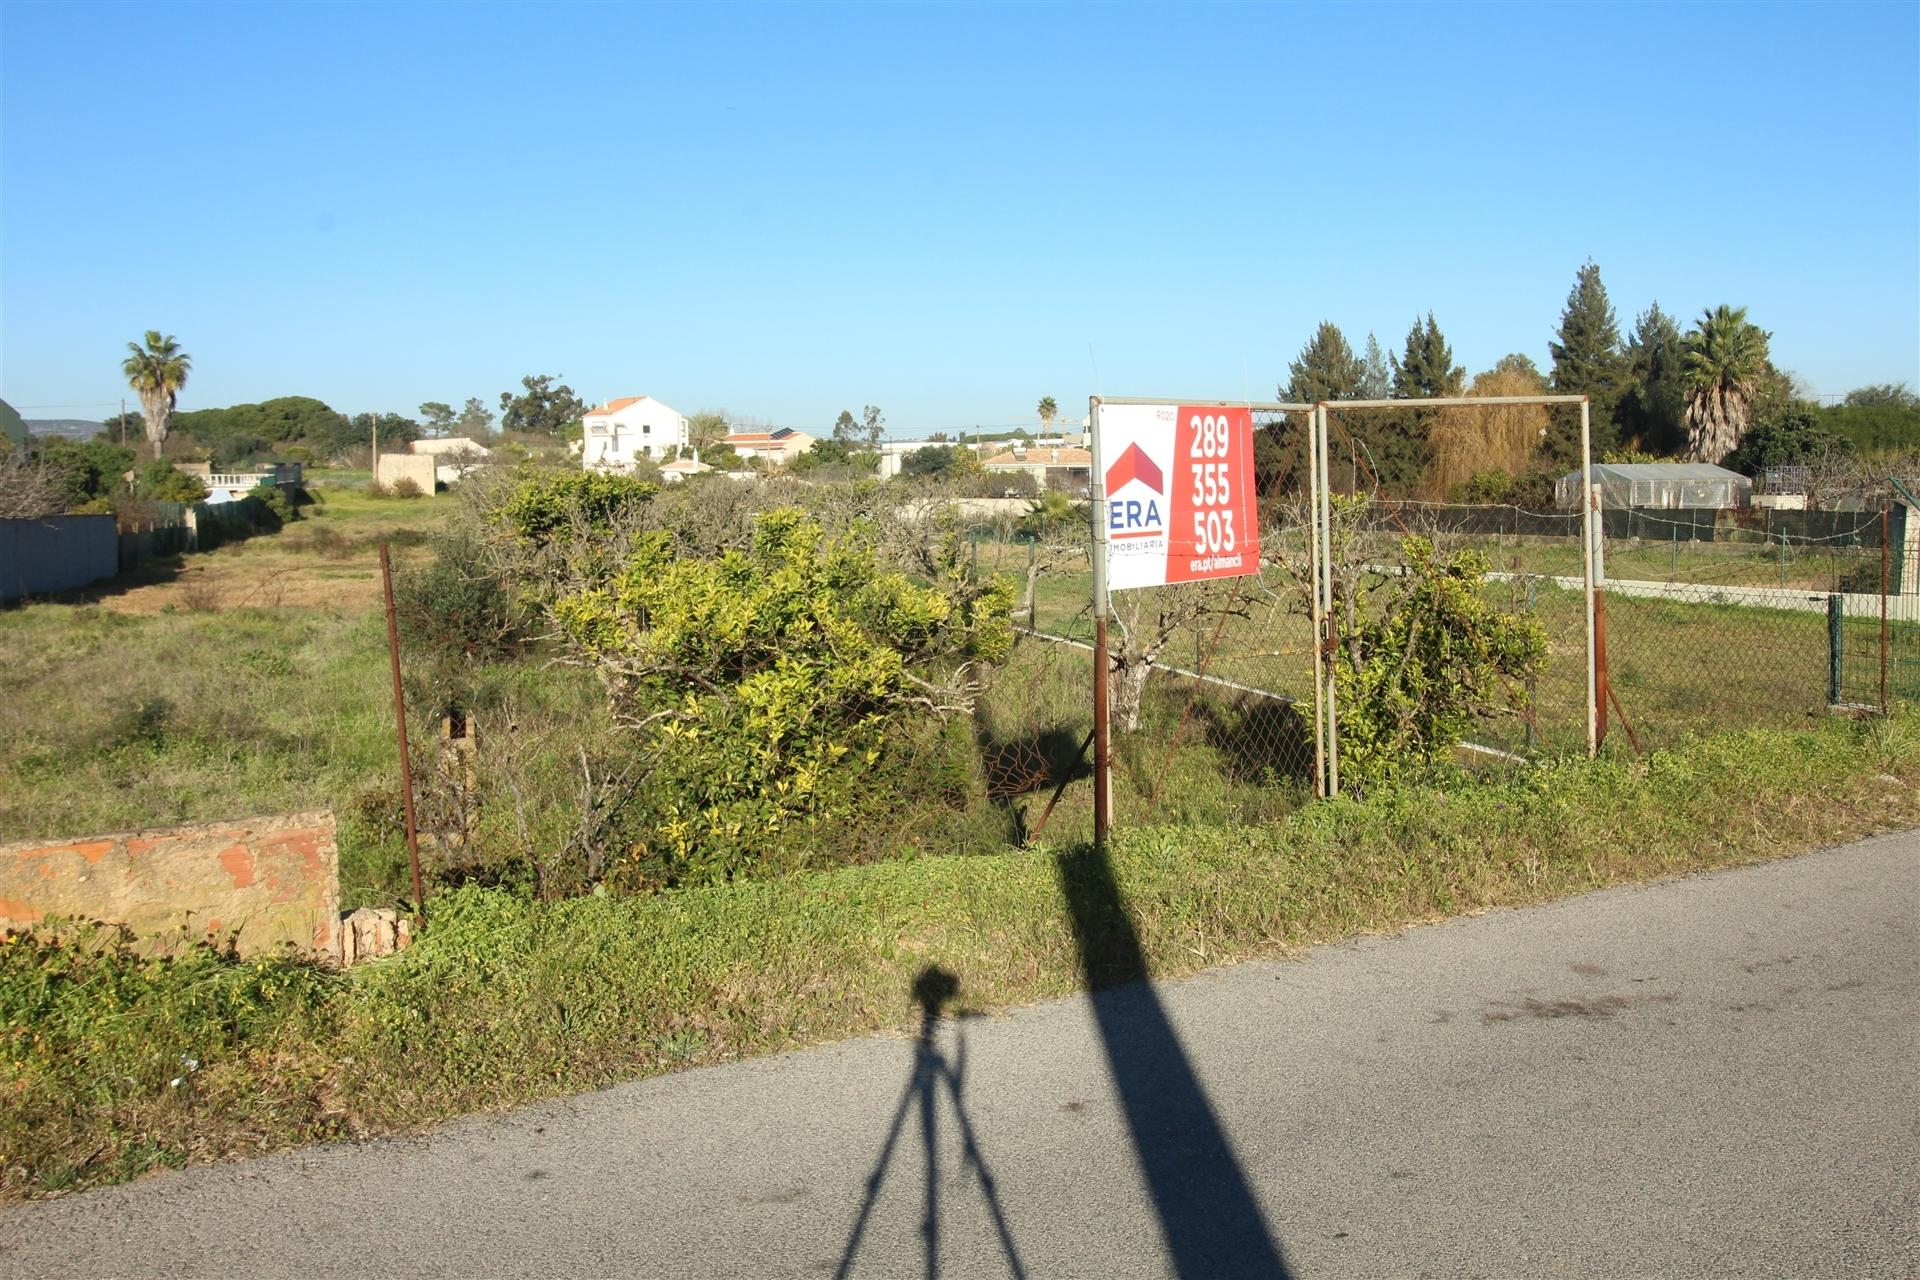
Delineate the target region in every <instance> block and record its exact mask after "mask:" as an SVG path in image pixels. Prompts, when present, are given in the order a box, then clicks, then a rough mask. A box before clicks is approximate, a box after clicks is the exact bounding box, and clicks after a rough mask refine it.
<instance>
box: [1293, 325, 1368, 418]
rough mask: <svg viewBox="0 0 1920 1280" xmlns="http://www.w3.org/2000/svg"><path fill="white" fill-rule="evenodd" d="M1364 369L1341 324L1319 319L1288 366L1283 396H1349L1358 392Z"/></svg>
mask: <svg viewBox="0 0 1920 1280" xmlns="http://www.w3.org/2000/svg"><path fill="white" fill-rule="evenodd" d="M1365 372H1366V370H1365V367H1364V366H1363V365H1362V364H1361V363H1360V361H1359V359H1358V358H1356V357H1355V356H1354V354H1353V348H1352V347H1351V346H1350V345H1348V343H1347V337H1346V335H1345V334H1343V333H1341V332H1340V326H1339V325H1337V324H1335V323H1333V321H1331V320H1322V321H1321V322H1320V327H1319V328H1318V329H1316V330H1314V332H1313V337H1312V338H1310V339H1308V341H1307V345H1306V346H1304V347H1302V348H1300V356H1299V358H1298V359H1296V360H1295V361H1294V362H1293V363H1292V364H1290V365H1288V366H1287V385H1286V386H1284V387H1282V388H1280V394H1281V396H1282V397H1284V398H1285V399H1288V400H1292V401H1294V402H1295V403H1297V404H1313V403H1316V402H1317V401H1321V400H1352V399H1354V398H1355V397H1356V396H1358V395H1359V394H1360V380H1361V378H1362V377H1363V376H1364V374H1365Z"/></svg>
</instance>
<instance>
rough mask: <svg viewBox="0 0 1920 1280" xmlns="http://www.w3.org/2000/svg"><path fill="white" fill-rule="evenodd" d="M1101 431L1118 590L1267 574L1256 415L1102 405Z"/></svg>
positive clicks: (1208, 408) (1111, 572)
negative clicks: (1258, 503) (1257, 507)
mask: <svg viewBox="0 0 1920 1280" xmlns="http://www.w3.org/2000/svg"><path fill="white" fill-rule="evenodd" d="M1099 432H1100V455H1101V457H1100V460H1101V463H1102V465H1104V466H1105V467H1106V495H1107V527H1106V537H1107V587H1108V589H1109V590H1114V591H1120V590H1125V589H1126V588H1129V587H1157V586H1162V585H1164V584H1166V583H1170V582H1202V581H1205V580H1207V579H1210V578H1235V577H1239V576H1241V575H1243V574H1249V573H1258V572H1259V571H1260V527H1259V524H1258V523H1257V521H1256V519H1255V512H1254V492H1253V414H1252V412H1251V411H1249V410H1247V409H1232V408H1222V407H1219V406H1217V405H1181V406H1174V405H1146V404H1102V405H1101V406H1100V409H1099Z"/></svg>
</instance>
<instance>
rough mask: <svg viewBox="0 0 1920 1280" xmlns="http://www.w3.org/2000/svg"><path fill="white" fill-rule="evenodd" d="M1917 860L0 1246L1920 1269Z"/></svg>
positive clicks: (1089, 1011) (295, 1264)
mask: <svg viewBox="0 0 1920 1280" xmlns="http://www.w3.org/2000/svg"><path fill="white" fill-rule="evenodd" d="M1917 873H1920V833H1908V834H1906V835H1900V836H1892V837H1886V838H1882V839H1878V840H1871V841H1866V842H1863V843H1860V844H1855V845H1850V846H1847V847H1844V848H1840V849H1834V850H1829V851H1825V852H1821V853H1815V854H1811V855H1808V856H1805V857H1801V858H1795V859H1791V860H1788V861H1783V862H1778V863H1773V864H1770V865H1766V866H1759V867H1751V868H1746V869H1742V870H1735V871H1728V872H1722V873H1718V874H1713V875H1706V876H1699V877H1694V878H1690V879H1686V880H1679V881H1670V882H1666V883H1662V884H1657V885H1652V886H1646V887H1641V888H1629V889H1620V890H1612V891H1608V892H1604V893H1597V894H1592V895H1589V896H1586V897H1583V898H1578V899H1574V900H1571V901H1567V902H1562V903H1559V904H1556V905H1553V906H1548V907H1543V908H1536V909H1530V910H1525V911H1511V912H1500V913H1496V914H1492V915H1487V916H1482V917H1479V918H1476V919H1469V920H1461V921H1456V922H1453V923H1450V924H1445V925H1438V926H1432V927H1427V928H1421V929H1416V930H1412V931H1409V932H1407V933H1405V934H1403V935H1401V936H1398V937H1393V938H1373V939H1364V940H1360V941H1357V942H1353V943H1349V944H1343V945H1339V946H1332V947H1325V948H1320V949H1317V950H1315V951H1313V952H1312V953H1310V954H1309V955H1308V956H1307V957H1306V958H1305V959H1304V960H1301V961H1295V962H1283V963H1274V964H1246V965H1240V966H1236V967H1233V968H1227V969H1220V970H1216V971H1213V972H1210V973H1207V974H1204V975H1202V976H1200V977H1197V978H1193V979H1189V980H1186V981H1181V982H1173V983H1164V984H1147V983H1136V984H1132V985H1129V986H1126V987H1123V988H1119V989H1116V990H1111V991H1109V992H1107V993H1105V994H1103V995H1101V996H1099V997H1096V998H1093V999H1087V998H1078V999H1072V1000H1063V1001H1058V1002H1054V1003H1051V1004H1047V1005H1043V1006H1038V1007H1035V1008H1031V1009H1026V1010H1022V1011H1019V1012H1016V1013H1014V1014H1012V1015H1010V1016H1007V1017H995V1018H980V1017H959V1018H955V1017H951V1016H947V1017H941V1018H936V1019H929V1020H928V1021H927V1022H926V1024H925V1026H926V1030H925V1034H923V1035H921V1036H918V1037H915V1036H911V1035H908V1036H900V1037H875V1038H869V1039H865V1040H858V1041H851V1042H847V1043H844V1044H838V1045H832V1046H828V1047H825V1048H820V1049H814V1050H808V1051H805V1052H800V1053H793V1054H788V1055H784V1056H781V1057H778V1058H770V1059H761V1060H757V1061H752V1062H743V1063H738V1064H731V1065H727V1066H721V1067H716V1068H710V1069H706V1070H699V1071H691V1072H687V1073H684V1074H681V1075H677V1076H670V1077H664V1078H660V1079H655V1080H650V1081H645V1082H642V1083H639V1084H634V1085H628V1086H623V1087H621V1088H617V1089H611V1090H608V1091H605V1092H602V1093H598V1094H592V1095H588V1096H584V1097H578V1098H572V1099H567V1100H565V1101H561V1102H555V1103H550V1104H542V1105H538V1106H533V1107H528V1108H526V1109H524V1110H521V1111H518V1112H515V1113H513V1114H510V1115H507V1116H501V1117H493V1118H484V1119H475V1120H467V1121H462V1122H459V1123H456V1124H452V1125H449V1126H447V1127H445V1128H443V1129H441V1130H439V1131H437V1132H436V1133H434V1134H433V1135H431V1136H429V1137H426V1138H421V1139H412V1140H401V1141H388V1142H378V1143H372V1144H368V1145H362V1146H352V1145H342V1146H333V1147H322V1148H309V1149H307V1150H303V1151H299V1152H294V1153H290V1154H287V1155H283V1156H276V1157H270V1158H266V1159H260V1160H255V1161H251V1162H248V1163H243V1164H234V1165H225V1166H215V1167H204V1168H196V1169H190V1170H186V1171H183V1172H179V1173H168V1174H162V1175H159V1176H155V1177H151V1178H148V1179H145V1180H143V1181H140V1182H137V1183H134V1184H132V1185H129V1186H124V1187H115V1188H108V1189H105V1190H101V1191H96V1192H91V1193H88V1194H84V1195H77V1196H72V1197H69V1198H66V1199H62V1200H57V1201H52V1202H48V1203H43V1204H34V1205H20V1206H14V1207H11V1208H7V1209H4V1210H0V1275H3V1276H8V1277H20V1278H21V1280H27V1278H28V1277H42V1276H47V1277H53V1276H59V1277H74V1276H96V1275H99V1276H105V1275H115V1276H145V1275H152V1276H165V1277H169V1278H177V1277H189V1276H243V1275H244V1276H288V1277H295V1276H297V1277H302V1278H310V1277H315V1276H326V1275H342V1276H347V1275H351V1276H370V1275H373V1276H378V1275H402V1274H405V1275H413V1276H483V1275H502V1276H584V1275H606V1276H663V1277H687V1276H753V1275H767V1276H807V1277H813V1276H833V1275H850V1276H884V1277H918V1276H929V1275H942V1276H1000V1275H1020V1276H1035V1277H1039V1276H1093V1277H1105V1276H1165V1275H1183V1276H1214V1275H1220V1276H1227V1275H1247V1276H1300V1277H1322V1276H1356V1277H1357V1276H1368V1277H1375V1276H1498V1277H1507V1276H1575V1275H1579V1276H1626V1275H1632V1276H1648V1275H1658V1276H1733V1275H1738V1276H1793V1277H1812V1276H1915V1275H1920V1201H1917V1200H1916V1191H1917V1189H1920V1104H1917V1103H1916V1098H1920V1066H1917V1065H1916V1064H1917V1063H1920V943H1917V942H1916V934H1915V927H1916V922H1920V874H1917ZM952 985H953V979H951V978H949V977H948V976H947V975H945V974H942V973H938V972H930V973H928V974H927V975H924V976H923V979H922V981H921V982H920V984H919V989H918V991H917V993H907V992H903V993H902V999H903V1002H904V1001H907V1000H910V999H919V1000H920V1001H921V1004H922V1008H923V1009H927V1008H931V1009H941V1010H951V1009H952V1008H955V1007H963V1006H964V1005H965V1001H966V992H965V991H964V990H960V991H958V992H957V993H956V992H954V991H953V990H952ZM929 1157H931V1159H930V1158H929ZM930 1168H931V1170H932V1175H933V1176H931V1177H930V1176H929V1169H930Z"/></svg>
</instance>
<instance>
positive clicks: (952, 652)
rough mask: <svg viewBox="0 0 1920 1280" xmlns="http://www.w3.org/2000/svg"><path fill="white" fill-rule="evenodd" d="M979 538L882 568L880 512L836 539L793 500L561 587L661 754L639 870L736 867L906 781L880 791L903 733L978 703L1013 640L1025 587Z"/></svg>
mask: <svg viewBox="0 0 1920 1280" xmlns="http://www.w3.org/2000/svg"><path fill="white" fill-rule="evenodd" d="M962 554H963V553H962V547H961V543H960V541H959V540H958V539H957V538H954V537H951V536H949V537H948V538H946V539H945V541H944V543H943V545H942V550H941V555H942V561H941V564H942V570H941V572H940V573H939V575H938V576H937V577H936V579H935V580H934V581H933V582H931V583H927V584H922V583H918V582H915V581H913V580H912V579H910V578H908V577H907V576H906V575H905V574H903V573H899V572H894V571H888V570H886V569H884V568H883V567H882V565H881V563H880V557H879V554H878V550H877V548H876V546H875V539H874V536H873V529H872V527H871V526H870V525H867V524H865V523H864V522H855V523H854V525H853V526H852V527H850V528H849V529H848V531H847V532H845V533H844V534H841V535H838V536H835V537H831V538H830V537H827V536H826V535H825V534H824V533H823V531H822V529H821V527H820V525H819V524H817V523H815V522H814V521H813V520H811V519H809V518H808V517H807V516H806V515H805V514H804V513H802V512H800V511H798V510H794V509H783V510H779V511H774V512H769V513H766V514H764V515H761V516H759V517H757V518H756V519H755V521H754V530H753V540H752V544H751V546H750V547H749V548H747V549H745V550H733V551H728V552H725V553H724V554H721V555H719V556H717V557H712V558H704V559H702V558H694V557H676V556H675V554H674V545H673V538H672V536H671V535H670V534H669V533H666V532H664V531H662V532H654V533H649V534H644V535H642V536H641V537H639V538H638V539H636V543H635V548H634V552H633V555H632V558H631V560H630V561H629V563H628V564H627V566H626V567H625V569H624V571H623V572H622V573H620V574H619V575H618V576H617V577H616V578H614V579H613V580H612V581H611V582H610V583H609V584H608V585H606V586H604V587H589V588H586V589H583V590H578V591H575V592H572V593H570V594H565V595H562V596H561V597H560V598H559V599H557V600H556V601H554V603H553V605H552V606H551V607H552V612H553V616H554V619H555V621H556V622H557V623H558V625H559V627H560V629H561V631H562V633H563V634H564V635H565V636H566V637H567V638H568V639H569V640H570V641H571V642H572V643H573V644H574V645H575V646H577V647H578V648H579V650H580V651H581V652H582V653H583V654H584V655H585V656H586V657H587V658H589V659H590V660H591V661H592V662H593V663H594V665H596V666H597V667H598V668H599V669H600V670H601V672H602V673H603V675H605V676H606V678H607V680H608V682H609V687H610V689H611V690H612V692H613V697H614V700H615V709H616V711H617V713H618V714H619V715H620V716H621V718H623V719H624V720H626V721H627V722H629V723H631V724H633V725H635V726H636V727H637V729H638V732H639V734H640V735H641V738H642V740H643V743H644V748H645V750H647V751H648V752H649V754H650V758H651V759H652V761H653V773H652V775H651V777H650V778H649V780H648V785H647V786H646V787H645V788H643V792H644V796H643V799H642V800H641V805H642V812H640V813H639V814H637V815H636V821H635V823H634V826H633V829H632V834H633V847H632V849H631V851H630V854H629V871H630V873H631V875H632V877H633V878H634V879H637V880H638V881H640V882H643V883H664V884H678V883H686V882H700V881H710V880H718V879H724V878H729V877H731V876H734V875H736V874H739V873H741V872H743V871H745V870H747V869H748V868H749V867H751V866H752V865H754V864H755V863H756V862H759V861H761V860H763V859H765V858H767V857H768V856H769V855H770V854H771V853H775V852H778V851H779V850H781V849H783V848H787V847H789V841H790V840H791V838H792V837H793V835H794V833H795V832H796V831H800V832H804V830H805V829H806V828H807V827H808V826H809V825H810V824H812V823H815V822H818V821H833V820H842V819H845V818H846V817H847V816H848V815H850V814H852V813H854V812H857V811H858V810H859V809H860V807H861V805H862V802H863V801H865V800H868V799H871V798H872V797H873V796H874V795H876V794H881V795H886V794H891V791H890V788H886V787H879V788H876V782H877V780H878V779H879V777H880V776H881V775H882V774H883V773H884V772H885V770H884V769H883V768H882V762H883V760H884V759H885V757H886V756H887V752H888V747H889V742H890V740H892V739H895V738H897V737H900V736H902V735H906V734H908V733H910V731H913V730H916V729H920V728H923V727H924V726H925V725H926V724H927V723H928V722H930V721H933V722H938V721H943V720H945V719H948V718H950V717H952V716H955V715H958V714H962V713H964V712H966V711H968V710H970V709H971V706H972V701H973V697H974V696H975V694H976V693H977V686H976V685H975V684H974V683H973V677H974V674H975V671H976V668H977V667H978V666H979V665H981V664H996V663H999V662H1001V661H1004V660H1005V658H1006V656H1007V653H1008V650H1009V648H1010V646H1011V643H1012V625H1011V621H1010V619H1009V616H1008V609H1009V605H1010V603H1011V600H1010V588H1009V587H1008V586H1007V585H1006V584H1004V583H998V582H991V583H990V582H983V581H981V580H979V579H978V578H976V577H974V576H973V575H971V574H970V573H969V572H968V570H967V568H966V564H965V562H964V560H963V558H962ZM903 781H905V782H906V785H912V784H911V781H910V780H903Z"/></svg>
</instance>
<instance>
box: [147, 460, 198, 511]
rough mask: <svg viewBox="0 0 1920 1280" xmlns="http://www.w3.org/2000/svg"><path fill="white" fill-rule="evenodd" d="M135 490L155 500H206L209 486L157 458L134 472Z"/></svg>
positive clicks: (196, 477)
mask: <svg viewBox="0 0 1920 1280" xmlns="http://www.w3.org/2000/svg"><path fill="white" fill-rule="evenodd" d="M133 491H134V492H135V493H136V494H138V495H139V496H140V497H142V498H149V499H151V500H152V501H154V502H205V501H206V499H207V486H206V485H204V484H202V483H201V481H200V477H198V476H190V475H188V474H187V473H186V472H184V471H182V470H180V469H179V468H177V467H175V466H174V465H173V464H172V463H171V462H168V461H167V460H166V459H164V458H155V459H154V460H153V461H152V462H149V463H147V464H146V465H145V466H144V467H141V468H140V470H139V471H137V472H136V473H134V480H133Z"/></svg>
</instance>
